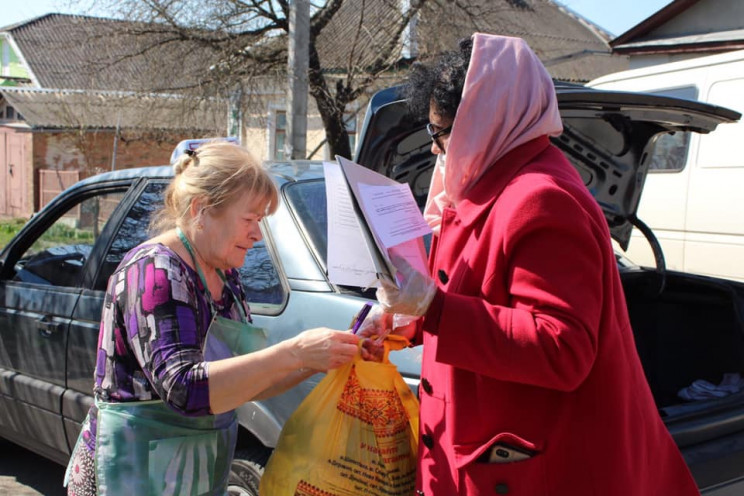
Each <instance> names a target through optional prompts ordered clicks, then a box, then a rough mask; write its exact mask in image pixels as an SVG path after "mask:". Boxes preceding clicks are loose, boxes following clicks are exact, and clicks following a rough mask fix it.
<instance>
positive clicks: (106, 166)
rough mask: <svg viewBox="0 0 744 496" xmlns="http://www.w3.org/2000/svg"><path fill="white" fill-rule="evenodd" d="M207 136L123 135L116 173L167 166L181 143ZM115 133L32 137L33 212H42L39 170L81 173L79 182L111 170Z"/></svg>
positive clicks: (57, 133) (55, 133) (56, 133)
mask: <svg viewBox="0 0 744 496" xmlns="http://www.w3.org/2000/svg"><path fill="white" fill-rule="evenodd" d="M201 137H206V135H196V136H195V135H194V134H186V133H182V132H180V133H179V132H159V131H151V132H145V131H123V132H122V133H121V134H120V136H119V140H118V143H117V149H116V163H115V168H116V170H120V169H129V168H132V167H145V166H149V165H166V164H168V163H169V161H170V156H171V153H172V152H173V149H174V148H175V146H176V145H177V144H178V142H179V141H181V140H184V139H188V138H201ZM113 151H114V131H113V130H105V131H86V132H80V133H78V132H70V131H35V132H34V133H33V174H32V177H33V178H34V210H38V209H39V188H38V177H39V174H38V170H39V169H55V170H78V171H80V178H81V179H83V178H86V177H89V176H92V175H94V174H99V173H101V172H107V171H110V170H112V164H111V158H112V156H113Z"/></svg>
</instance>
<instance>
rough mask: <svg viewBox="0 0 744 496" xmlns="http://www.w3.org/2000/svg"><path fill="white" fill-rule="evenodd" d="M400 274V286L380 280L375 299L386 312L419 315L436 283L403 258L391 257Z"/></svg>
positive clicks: (434, 291)
mask: <svg viewBox="0 0 744 496" xmlns="http://www.w3.org/2000/svg"><path fill="white" fill-rule="evenodd" d="M392 262H393V264H394V265H395V267H396V268H397V269H398V272H399V275H400V276H401V283H400V287H398V286H396V285H395V284H393V283H391V282H387V281H385V280H382V281H381V282H382V286H381V287H379V288H377V300H378V301H379V302H380V305H382V308H383V309H384V310H385V311H386V312H388V313H397V314H404V315H413V316H421V315H424V314H425V313H426V311H427V310H428V309H429V305H430V304H431V301H432V300H433V299H434V295H435V294H436V292H437V284H436V282H434V279H432V278H431V277H429V276H428V275H427V274H422V273H421V272H419V271H417V270H416V269H414V268H413V267H412V266H411V265H410V264H409V263H408V262H407V261H406V259H405V258H402V257H393V258H392Z"/></svg>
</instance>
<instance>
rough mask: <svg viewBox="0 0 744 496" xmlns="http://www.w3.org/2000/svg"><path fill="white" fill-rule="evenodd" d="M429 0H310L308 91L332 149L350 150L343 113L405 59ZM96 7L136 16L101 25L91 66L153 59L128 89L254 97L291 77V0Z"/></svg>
mask: <svg viewBox="0 0 744 496" xmlns="http://www.w3.org/2000/svg"><path fill="white" fill-rule="evenodd" d="M426 2H427V0H325V1H315V2H312V3H311V20H310V42H309V46H308V52H309V69H308V79H309V86H310V89H309V91H310V95H311V96H312V97H313V99H314V100H315V103H316V106H317V109H318V112H319V114H320V116H321V119H322V122H323V127H324V129H325V132H326V138H327V143H328V145H329V147H330V150H331V154H332V155H335V154H338V155H342V156H346V157H349V156H350V155H351V149H350V146H349V139H348V134H347V132H346V126H345V122H344V118H345V114H346V113H347V112H349V104H350V103H351V102H354V101H356V100H358V99H360V98H361V97H364V96H365V94H366V92H367V91H368V90H369V89H370V88H371V87H372V86H373V85H374V83H375V82H376V81H377V80H378V79H379V78H380V76H381V75H383V74H385V73H389V72H390V71H391V69H393V68H394V67H395V66H396V64H398V63H399V62H400V61H401V58H402V56H403V53H404V52H405V50H404V48H405V42H404V39H405V35H406V30H407V29H409V22H410V21H411V19H412V18H414V16H416V14H417V12H418V11H419V10H420V9H421V7H422V6H423V5H424V4H425V3H426ZM96 9H97V10H98V11H104V12H108V13H110V14H111V15H113V16H114V17H117V18H120V19H126V20H127V22H113V23H111V25H110V31H108V32H106V33H105V34H102V33H100V32H99V33H97V35H96V36H98V37H99V38H100V40H102V41H106V42H107V43H105V44H104V43H100V42H99V43H95V45H96V46H104V45H105V46H107V47H109V48H108V49H107V50H105V51H100V50H99V53H98V54H97V57H96V58H95V63H94V66H92V67H94V68H96V69H98V70H99V71H100V72H103V69H105V68H106V67H109V66H111V65H114V64H126V63H127V62H128V61H134V60H137V61H138V64H140V67H141V62H142V61H143V60H147V61H149V62H148V66H149V67H148V69H147V71H144V72H143V71H141V70H138V71H134V72H137V73H138V74H133V76H132V78H131V79H130V80H129V81H128V84H129V86H130V87H129V88H127V89H130V90H135V91H143V90H148V91H155V92H180V93H183V92H186V93H190V94H193V95H195V96H198V97H200V98H204V97H214V96H217V97H220V98H228V97H235V95H238V96H239V97H240V98H241V105H243V106H249V105H250V104H251V101H250V100H251V98H252V97H255V95H256V94H259V93H261V91H263V92H265V91H266V89H267V88H269V87H273V88H277V87H283V86H278V85H283V84H284V82H285V81H286V60H287V34H288V30H289V0H211V1H209V2H203V1H201V0H103V2H98V4H97V7H96ZM124 47H126V48H124ZM174 74H175V75H177V77H174V76H173V75H174ZM169 75H170V77H169ZM140 76H141V79H140V80H139V81H138V77H140Z"/></svg>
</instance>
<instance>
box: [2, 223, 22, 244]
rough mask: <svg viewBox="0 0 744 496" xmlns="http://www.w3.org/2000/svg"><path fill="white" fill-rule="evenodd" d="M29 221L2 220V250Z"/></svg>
mask: <svg viewBox="0 0 744 496" xmlns="http://www.w3.org/2000/svg"><path fill="white" fill-rule="evenodd" d="M26 222H28V219H0V249H3V248H5V245H7V244H8V241H10V240H11V239H12V238H13V236H15V235H16V233H17V232H18V231H20V230H21V228H22V227H23V225H24V224H26Z"/></svg>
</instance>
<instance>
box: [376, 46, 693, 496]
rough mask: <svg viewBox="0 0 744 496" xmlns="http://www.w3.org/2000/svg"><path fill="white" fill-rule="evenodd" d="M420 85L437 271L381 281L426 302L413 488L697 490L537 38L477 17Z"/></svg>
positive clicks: (438, 495)
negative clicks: (432, 162) (432, 159)
mask: <svg viewBox="0 0 744 496" xmlns="http://www.w3.org/2000/svg"><path fill="white" fill-rule="evenodd" d="M409 87H410V92H411V95H410V97H411V98H410V101H411V104H412V107H413V109H415V108H416V106H417V104H418V107H419V108H421V107H423V110H424V112H428V115H429V120H430V124H429V127H428V130H429V133H430V134H431V135H432V139H433V145H432V151H433V152H434V153H436V154H438V160H437V167H436V168H435V172H434V175H433V178H432V186H431V190H430V192H429V199H428V202H427V206H426V210H425V217H426V218H427V220H428V221H429V223H430V225H431V226H432V227H433V229H434V236H433V239H432V246H431V253H430V257H429V268H430V275H431V277H430V276H427V275H422V274H420V273H417V272H415V271H412V270H411V269H410V267H399V268H401V269H402V273H403V274H404V276H405V277H406V279H405V283H404V284H403V285H402V287H401V288H400V289H398V288H394V287H384V288H381V289H380V290H378V297H379V299H380V301H381V303H382V306H383V308H385V310H386V311H387V312H390V313H399V314H409V315H419V316H422V317H423V318H421V319H419V320H418V321H417V326H415V327H416V330H415V333H416V334H415V335H410V336H411V337H413V338H414V340H415V341H416V342H423V345H424V347H423V350H424V351H423V365H422V374H421V388H420V399H421V419H420V420H421V432H420V435H421V437H420V439H421V443H420V451H419V469H420V470H419V477H418V479H419V480H418V486H417V487H418V494H424V495H427V496H432V495H435V496H450V495H468V496H474V495H480V494H511V495H519V496H522V495H557V496H563V495H566V496H569V495H571V496H583V495H587V496H588V495H593V496H613V495H617V496H621V495H622V496H628V495H633V496H643V495H649V496H657V495H661V496H663V495H674V496H687V495H696V494H699V492H698V489H697V487H696V485H695V482H694V481H693V479H692V477H691V476H690V473H689V470H688V469H687V467H686V465H685V463H684V461H683V459H682V457H681V455H680V453H679V451H678V449H677V447H676V446H675V444H674V442H673V440H672V438H671V436H670V435H669V433H668V431H667V430H666V428H665V426H664V424H663V423H662V421H661V419H660V417H659V415H658V413H657V410H656V406H655V404H654V400H653V397H652V396H651V392H650V390H649V387H648V384H647V383H646V379H645V377H644V373H643V370H642V368H641V363H640V361H639V358H638V355H637V353H636V348H635V344H634V341H633V335H632V331H631V327H630V323H629V320H628V314H627V310H626V304H625V299H624V295H623V289H622V286H621V283H620V276H619V273H618V269H617V264H616V261H615V256H614V253H613V249H612V245H611V242H610V234H609V229H608V226H607V223H606V220H605V218H604V215H603V213H602V211H601V210H600V208H599V206H598V205H597V203H596V202H595V200H594V198H593V197H592V196H591V195H590V193H589V191H588V190H587V189H586V187H585V186H584V184H583V183H582V181H581V178H580V177H579V175H578V173H577V172H576V171H575V170H574V168H573V167H572V166H571V165H570V163H569V162H568V161H567V160H566V158H565V157H564V156H563V154H562V153H561V152H560V151H559V150H558V149H557V148H555V147H554V146H553V145H551V144H550V142H549V139H548V137H549V136H557V135H559V134H560V133H561V131H562V125H561V119H560V116H559V113H558V107H557V103H556V95H555V89H554V87H553V83H552V80H551V78H550V76H549V75H548V73H547V71H546V70H545V68H544V67H543V66H542V64H541V63H540V61H539V59H538V58H537V56H536V55H535V54H534V53H533V52H532V51H531V50H530V49H529V47H528V46H527V45H526V44H525V42H524V41H523V40H521V39H518V38H507V37H502V36H490V35H484V34H475V35H474V36H473V38H472V40H467V42H463V43H462V46H461V50H460V52H459V53H451V54H447V55H446V56H444V57H443V58H442V60H441V61H440V63H439V65H436V66H433V67H426V66H420V65H419V66H417V67H416V68H415V69H414V71H413V73H412V75H411V79H410V81H409ZM411 329H412V327H411ZM404 332H405V331H404Z"/></svg>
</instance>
